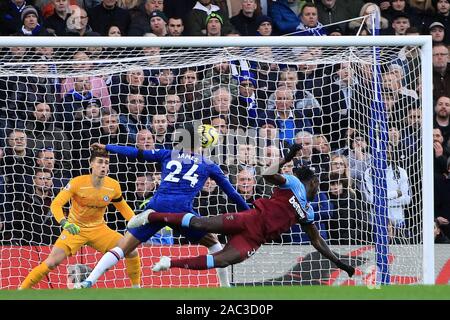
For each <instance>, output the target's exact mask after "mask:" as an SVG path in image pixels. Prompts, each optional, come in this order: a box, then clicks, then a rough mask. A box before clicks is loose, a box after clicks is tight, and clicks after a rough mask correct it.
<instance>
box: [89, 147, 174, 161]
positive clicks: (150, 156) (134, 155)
mask: <svg viewBox="0 0 450 320" xmlns="http://www.w3.org/2000/svg"><path fill="white" fill-rule="evenodd" d="M91 148H92V150H98V149H102V150H106V151H108V152H112V153H117V154H120V155H122V156H125V157H127V158H130V159H138V160H139V161H141V162H160V161H161V160H162V159H163V158H164V156H165V155H166V154H167V153H170V152H172V150H141V149H138V148H134V147H128V146H119V145H116V144H107V145H104V144H101V143H93V144H92V145H91Z"/></svg>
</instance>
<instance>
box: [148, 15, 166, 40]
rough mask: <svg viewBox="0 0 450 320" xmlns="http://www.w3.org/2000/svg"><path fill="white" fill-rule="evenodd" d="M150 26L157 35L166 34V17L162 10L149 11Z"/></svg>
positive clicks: (162, 35)
mask: <svg viewBox="0 0 450 320" xmlns="http://www.w3.org/2000/svg"><path fill="white" fill-rule="evenodd" d="M150 28H151V29H152V32H153V33H154V34H155V35H157V36H158V37H164V36H166V35H167V17H166V15H165V14H164V12H162V11H159V10H155V11H152V12H151V13H150Z"/></svg>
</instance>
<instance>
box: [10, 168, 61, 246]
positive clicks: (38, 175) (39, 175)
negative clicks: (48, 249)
mask: <svg viewBox="0 0 450 320" xmlns="http://www.w3.org/2000/svg"><path fill="white" fill-rule="evenodd" d="M29 190H30V191H29V192H28V193H27V195H26V200H25V205H24V206H23V211H22V212H20V213H21V214H22V219H20V220H21V221H20V226H21V227H22V228H20V227H19V228H18V229H15V230H14V231H15V232H22V237H21V241H20V243H21V244H33V245H51V244H53V243H54V242H55V241H56V239H57V238H58V234H59V233H60V230H61V227H60V225H59V223H58V222H57V221H56V220H55V218H54V217H53V215H52V213H51V212H50V204H51V202H52V200H53V197H54V191H57V190H55V189H54V185H53V176H52V172H51V171H49V170H46V169H35V173H34V176H33V185H32V186H30V188H29ZM17 222H19V221H17ZM14 225H18V224H17V223H16V224H14Z"/></svg>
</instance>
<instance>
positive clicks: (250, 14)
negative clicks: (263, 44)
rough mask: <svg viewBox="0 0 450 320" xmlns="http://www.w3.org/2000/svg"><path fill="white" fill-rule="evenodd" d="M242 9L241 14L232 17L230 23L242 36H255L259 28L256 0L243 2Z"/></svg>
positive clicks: (242, 0)
mask: <svg viewBox="0 0 450 320" xmlns="http://www.w3.org/2000/svg"><path fill="white" fill-rule="evenodd" d="M241 7H242V9H241V10H240V11H239V14H237V15H235V16H234V17H232V18H231V19H230V22H231V24H232V25H233V26H234V28H235V29H236V30H237V31H238V32H239V34H240V35H241V36H254V35H255V34H256V29H257V28H258V26H257V24H256V19H257V17H258V15H259V11H260V10H258V3H257V1H256V0H241Z"/></svg>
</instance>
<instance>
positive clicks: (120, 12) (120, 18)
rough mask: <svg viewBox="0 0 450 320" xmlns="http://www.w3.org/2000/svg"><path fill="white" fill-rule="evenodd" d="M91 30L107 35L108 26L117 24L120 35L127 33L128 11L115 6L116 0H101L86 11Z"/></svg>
mask: <svg viewBox="0 0 450 320" xmlns="http://www.w3.org/2000/svg"><path fill="white" fill-rule="evenodd" d="M88 16H89V21H90V25H91V27H92V30H93V31H95V32H98V33H100V34H101V35H103V36H106V35H108V29H109V27H110V26H117V27H118V28H119V29H120V31H121V32H122V35H124V34H125V35H127V34H128V27H129V26H130V20H131V19H130V13H129V12H128V10H125V9H122V8H120V7H118V6H117V0H102V3H101V4H99V5H98V6H96V7H94V8H92V9H91V10H89V12H88Z"/></svg>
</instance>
